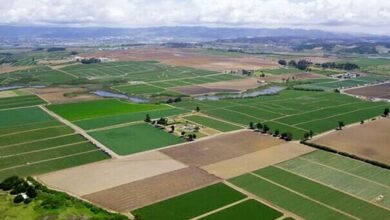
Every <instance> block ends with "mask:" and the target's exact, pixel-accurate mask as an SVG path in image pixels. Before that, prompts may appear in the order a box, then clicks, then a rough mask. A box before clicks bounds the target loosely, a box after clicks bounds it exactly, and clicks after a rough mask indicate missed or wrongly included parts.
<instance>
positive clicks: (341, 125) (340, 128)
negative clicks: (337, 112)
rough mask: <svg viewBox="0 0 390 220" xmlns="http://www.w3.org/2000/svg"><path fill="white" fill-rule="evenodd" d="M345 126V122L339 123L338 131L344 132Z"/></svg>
mask: <svg viewBox="0 0 390 220" xmlns="http://www.w3.org/2000/svg"><path fill="white" fill-rule="evenodd" d="M344 126H345V124H344V122H342V121H339V126H338V129H339V130H342V129H343V127H344Z"/></svg>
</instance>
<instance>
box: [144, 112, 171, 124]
mask: <svg viewBox="0 0 390 220" xmlns="http://www.w3.org/2000/svg"><path fill="white" fill-rule="evenodd" d="M144 121H145V122H147V123H152V124H158V125H164V126H166V125H168V119H167V118H159V119H158V120H154V121H153V120H152V118H151V117H150V115H149V114H146V116H145V120H144Z"/></svg>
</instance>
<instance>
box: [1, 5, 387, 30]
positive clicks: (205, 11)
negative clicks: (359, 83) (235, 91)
mask: <svg viewBox="0 0 390 220" xmlns="http://www.w3.org/2000/svg"><path fill="white" fill-rule="evenodd" d="M0 24H9V25H38V26H56V27H96V26H101V27H129V28H131V27H150V26H154V27H155V26H211V27H252V28H280V27H289V28H303V29H321V30H328V31H336V32H358V33H369V34H387V35H390V0H0Z"/></svg>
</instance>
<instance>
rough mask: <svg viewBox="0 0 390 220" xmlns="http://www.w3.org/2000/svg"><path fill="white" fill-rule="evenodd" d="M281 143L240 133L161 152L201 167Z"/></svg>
mask: <svg viewBox="0 0 390 220" xmlns="http://www.w3.org/2000/svg"><path fill="white" fill-rule="evenodd" d="M281 143H283V141H282V140H279V139H277V138H274V137H272V136H270V135H263V134H260V133H258V132H253V131H239V132H234V133H228V134H222V135H218V136H216V137H212V138H208V139H204V140H200V141H196V142H193V143H188V144H185V145H181V146H178V147H173V148H168V149H163V150H161V152H163V153H165V154H167V155H168V156H170V157H172V158H173V159H176V160H178V161H181V162H183V163H185V164H188V165H191V166H197V167H200V166H206V165H209V164H212V163H216V162H219V161H222V160H227V159H231V158H234V157H238V156H241V155H244V154H248V153H253V152H255V151H259V150H263V149H266V148H269V147H272V146H275V145H278V144H281Z"/></svg>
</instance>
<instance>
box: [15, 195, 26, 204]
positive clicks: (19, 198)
mask: <svg viewBox="0 0 390 220" xmlns="http://www.w3.org/2000/svg"><path fill="white" fill-rule="evenodd" d="M23 200H24V199H23V196H22V195H17V196H15V198H14V203H21V202H23Z"/></svg>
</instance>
